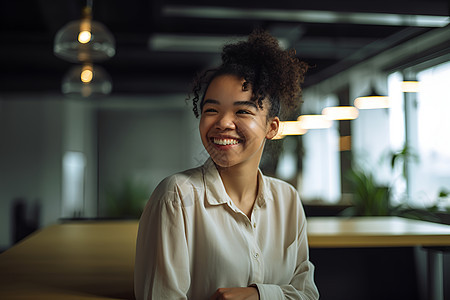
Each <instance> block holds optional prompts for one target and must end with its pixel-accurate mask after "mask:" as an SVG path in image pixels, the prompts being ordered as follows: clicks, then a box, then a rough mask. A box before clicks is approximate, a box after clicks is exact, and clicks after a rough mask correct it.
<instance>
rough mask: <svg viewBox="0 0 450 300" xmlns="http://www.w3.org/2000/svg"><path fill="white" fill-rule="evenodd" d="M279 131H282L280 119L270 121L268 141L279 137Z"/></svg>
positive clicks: (275, 118)
mask: <svg viewBox="0 0 450 300" xmlns="http://www.w3.org/2000/svg"><path fill="white" fill-rule="evenodd" d="M279 129H280V119H279V118H278V117H274V118H273V119H272V120H270V121H269V126H268V129H267V134H266V139H268V140H271V139H273V138H274V137H275V136H276V135H277V133H278V130H279Z"/></svg>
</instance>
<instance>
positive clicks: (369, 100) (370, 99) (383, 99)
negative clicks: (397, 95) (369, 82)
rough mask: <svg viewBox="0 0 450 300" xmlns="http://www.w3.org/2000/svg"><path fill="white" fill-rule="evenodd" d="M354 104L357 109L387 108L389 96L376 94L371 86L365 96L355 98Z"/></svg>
mask: <svg viewBox="0 0 450 300" xmlns="http://www.w3.org/2000/svg"><path fill="white" fill-rule="evenodd" d="M354 105H355V106H356V107H357V108H358V109H377V108H389V97H388V96H383V95H380V94H378V93H377V92H376V91H375V89H374V87H373V86H372V87H371V89H370V93H369V94H368V95H367V96H361V97H358V98H356V99H355V101H354Z"/></svg>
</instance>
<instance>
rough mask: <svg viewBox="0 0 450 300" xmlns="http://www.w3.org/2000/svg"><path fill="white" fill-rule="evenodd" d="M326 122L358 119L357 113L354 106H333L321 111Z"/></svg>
mask: <svg viewBox="0 0 450 300" xmlns="http://www.w3.org/2000/svg"><path fill="white" fill-rule="evenodd" d="M322 115H324V116H325V117H326V118H327V119H328V120H354V119H356V118H357V117H358V115H359V111H358V109H357V108H356V107H354V106H333V107H326V108H324V109H323V110H322Z"/></svg>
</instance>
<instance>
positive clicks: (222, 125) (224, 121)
mask: <svg viewBox="0 0 450 300" xmlns="http://www.w3.org/2000/svg"><path fill="white" fill-rule="evenodd" d="M216 128H217V129H221V130H225V129H235V128H236V124H235V120H234V115H233V114H221V115H219V116H218V118H217V121H216Z"/></svg>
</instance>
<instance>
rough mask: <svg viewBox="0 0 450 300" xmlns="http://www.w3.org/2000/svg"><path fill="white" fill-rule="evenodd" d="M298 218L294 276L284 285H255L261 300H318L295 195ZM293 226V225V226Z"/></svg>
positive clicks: (301, 210)
mask: <svg viewBox="0 0 450 300" xmlns="http://www.w3.org/2000/svg"><path fill="white" fill-rule="evenodd" d="M296 198H297V201H298V202H297V205H299V206H298V212H299V218H298V224H297V228H298V236H297V255H296V261H295V262H293V263H295V270H294V274H293V276H292V278H291V280H290V282H289V284H286V285H275V284H256V286H257V287H258V291H259V296H260V299H261V300H277V299H280V300H282V299H283V300H284V299H292V300H294V299H301V300H315V299H319V292H318V290H317V287H316V285H315V283H314V265H313V264H312V263H311V262H310V261H309V248H308V239H307V230H306V216H305V213H304V210H303V206H302V205H301V202H300V198H299V196H298V194H297V193H296ZM294 226H295V225H294Z"/></svg>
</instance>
